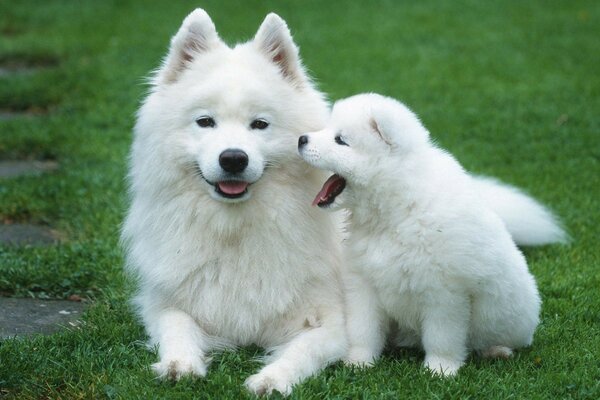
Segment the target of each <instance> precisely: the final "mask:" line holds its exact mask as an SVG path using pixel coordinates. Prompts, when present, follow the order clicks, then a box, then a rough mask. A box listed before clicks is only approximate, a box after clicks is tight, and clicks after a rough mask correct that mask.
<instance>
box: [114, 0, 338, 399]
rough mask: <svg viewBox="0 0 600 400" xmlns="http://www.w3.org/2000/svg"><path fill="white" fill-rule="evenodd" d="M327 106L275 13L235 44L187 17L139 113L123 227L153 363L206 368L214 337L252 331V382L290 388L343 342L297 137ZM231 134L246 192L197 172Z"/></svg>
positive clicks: (261, 387) (254, 387)
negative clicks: (262, 358) (259, 353)
mask: <svg viewBox="0 0 600 400" xmlns="http://www.w3.org/2000/svg"><path fill="white" fill-rule="evenodd" d="M203 115H210V116H211V117H213V118H214V119H215V121H216V126H215V127H214V128H200V127H199V126H198V125H197V124H196V122H195V120H196V119H197V118H199V117H201V116H203ZM327 116H328V106H327V103H326V102H325V101H324V99H323V97H322V96H321V94H320V93H319V92H317V91H316V90H315V89H314V88H313V86H312V84H311V82H310V80H309V78H308V77H307V76H306V74H305V72H304V69H303V68H302V65H301V64H300V60H299V58H298V51H297V48H296V46H295V44H294V42H293V41H292V38H291V36H290V33H289V30H288V28H287V26H286V24H285V22H284V21H283V20H282V19H281V18H279V17H278V16H276V15H275V14H270V15H268V16H267V17H266V19H265V21H264V22H263V24H262V25H261V27H260V29H259V30H258V32H257V34H256V37H255V38H254V40H252V41H250V42H248V43H245V44H241V45H237V46H235V47H234V48H230V47H228V46H226V45H225V44H224V43H223V42H222V41H221V40H220V39H219V37H218V35H217V33H216V31H215V27H214V25H213V23H212V21H211V20H210V18H209V17H208V15H207V14H206V13H205V12H204V11H203V10H201V9H197V10H195V11H194V12H192V13H191V14H190V15H189V16H188V17H187V18H186V19H185V21H184V22H183V25H182V26H181V28H180V30H179V32H178V33H177V34H176V35H175V37H174V38H173V40H172V42H171V48H170V50H169V53H168V55H167V57H166V58H165V61H164V63H163V66H162V68H161V69H160V70H159V71H158V72H157V74H156V76H155V78H154V79H153V88H152V91H151V93H150V94H149V96H148V97H147V98H146V100H145V101H144V104H143V105H142V107H141V109H140V110H139V113H138V119H137V124H136V126H135V138H134V143H133V146H132V150H131V162H130V177H129V178H130V186H131V189H130V192H131V207H130V209H129V213H128V215H127V218H126V221H125V224H124V228H123V239H124V242H125V243H126V247H127V260H128V268H129V269H130V271H131V272H132V273H133V274H134V275H135V276H136V277H137V278H138V279H139V293H138V294H137V296H136V298H135V303H136V305H137V307H138V310H139V313H140V315H141V317H142V319H143V323H144V325H145V327H146V329H147V332H148V334H149V336H150V339H151V343H153V344H155V345H157V346H158V352H159V358H160V359H159V361H158V362H157V363H156V364H154V365H153V368H154V370H155V371H156V373H157V374H158V375H159V376H161V377H170V378H174V379H178V378H179V377H181V376H182V375H186V374H192V375H196V376H204V375H205V374H206V372H207V364H208V353H209V352H210V351H211V350H213V349H219V348H223V347H234V346H244V345H248V344H257V345H259V346H263V347H264V348H266V349H267V351H268V352H270V353H271V356H270V357H269V363H268V364H267V365H266V366H265V367H264V368H263V369H262V370H261V371H259V372H258V373H257V374H256V375H253V376H251V377H250V378H248V380H247V381H246V385H247V387H248V389H249V390H250V391H252V392H253V393H257V394H263V393H270V392H271V391H273V390H276V391H279V392H281V393H283V394H288V393H290V391H291V388H292V385H294V384H296V383H298V382H300V381H301V380H302V379H304V378H305V377H307V376H309V375H311V374H313V373H315V372H317V371H318V370H319V369H321V368H323V367H324V366H326V365H327V364H328V363H330V362H332V361H334V360H336V359H340V358H341V357H342V356H343V355H344V354H345V352H346V338H345V333H344V332H345V331H344V318H343V294H342V290H341V277H340V249H339V235H338V234H337V231H338V229H337V228H336V226H335V224H334V222H333V219H332V218H329V217H328V216H324V215H323V214H322V213H320V212H319V211H318V210H315V209H313V208H311V207H310V200H311V199H310V196H311V195H312V193H314V192H315V191H316V190H317V189H318V188H319V186H320V184H321V182H322V180H323V175H322V173H321V172H320V171H318V170H317V169H314V168H312V167H310V166H308V165H306V164H305V163H304V162H302V160H301V159H300V158H299V157H298V156H297V154H296V150H295V149H296V141H297V138H298V136H299V135H300V133H302V132H306V131H309V130H316V129H321V128H322V127H324V125H325V122H326V118H327ZM255 118H263V119H265V120H267V121H268V122H269V123H270V125H269V127H268V128H267V129H265V130H260V131H258V130H252V129H250V128H249V126H250V123H251V122H252V121H253V120H254V119H255ZM228 148H237V149H242V150H244V151H245V152H246V153H247V154H248V156H249V165H248V168H247V169H246V170H245V171H244V172H243V175H240V176H241V177H242V178H243V179H244V180H246V181H248V182H250V183H251V185H250V187H249V191H248V193H247V195H245V196H244V197H243V198H241V199H236V200H228V199H225V198H223V197H220V196H219V195H218V193H216V192H215V187H214V186H213V185H211V184H210V183H208V182H207V181H206V180H208V181H209V182H215V181H219V180H220V179H221V175H222V174H223V171H222V170H221V169H220V166H219V163H218V158H219V154H220V153H221V152H222V151H223V150H225V149H228ZM203 178H205V179H206V180H205V179H203Z"/></svg>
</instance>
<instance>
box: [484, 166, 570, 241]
mask: <svg viewBox="0 0 600 400" xmlns="http://www.w3.org/2000/svg"><path fill="white" fill-rule="evenodd" d="M473 181H474V184H475V188H476V190H477V191H478V192H479V194H480V196H481V197H482V198H483V199H484V201H485V202H486V204H488V205H489V206H490V207H491V208H492V210H494V211H495V212H496V213H497V214H498V215H499V216H500V218H501V219H502V221H504V224H505V225H506V227H507V228H508V231H509V232H510V234H511V235H512V237H513V240H514V241H515V243H517V244H518V245H522V246H540V245H544V244H550V243H566V242H568V241H569V236H568V235H567V233H566V232H565V231H564V229H563V227H562V224H561V222H560V220H559V219H558V218H557V217H556V216H555V215H554V214H553V213H552V212H551V211H550V210H549V209H548V208H546V207H545V206H544V205H542V204H541V203H539V202H538V201H537V200H535V199H534V198H532V197H530V196H528V195H526V194H525V193H524V192H522V191H521V190H519V189H517V188H515V187H513V186H510V185H507V184H505V183H502V182H499V181H497V180H495V179H492V178H488V177H481V176H475V177H474V179H473Z"/></svg>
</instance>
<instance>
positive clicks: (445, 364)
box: [425, 356, 463, 376]
mask: <svg viewBox="0 0 600 400" xmlns="http://www.w3.org/2000/svg"><path fill="white" fill-rule="evenodd" d="M462 365H463V362H462V361H460V360H454V359H450V358H444V357H439V356H426V357H425V367H427V368H428V369H429V370H430V371H431V372H432V373H433V374H434V375H439V376H454V375H456V373H457V372H458V369H459V368H460V367H461V366H462Z"/></svg>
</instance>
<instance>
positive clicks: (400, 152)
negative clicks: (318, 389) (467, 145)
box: [298, 94, 564, 375]
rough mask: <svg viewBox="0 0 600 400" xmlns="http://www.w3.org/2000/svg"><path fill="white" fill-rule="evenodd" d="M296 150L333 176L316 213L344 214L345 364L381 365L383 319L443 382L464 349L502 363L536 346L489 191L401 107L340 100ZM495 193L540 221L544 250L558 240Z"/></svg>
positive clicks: (521, 267)
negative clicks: (348, 270) (347, 269)
mask: <svg viewBox="0 0 600 400" xmlns="http://www.w3.org/2000/svg"><path fill="white" fill-rule="evenodd" d="M298 146H299V151H300V154H301V155H302V157H303V158H304V159H305V160H306V161H307V162H309V163H310V164H312V165H314V166H316V167H319V168H323V169H326V170H330V171H333V172H335V173H336V175H334V176H332V177H331V178H330V179H329V180H328V181H327V182H326V183H325V185H324V186H323V189H322V190H321V192H320V193H319V194H318V195H317V198H316V199H315V201H314V204H317V205H319V206H321V207H332V206H342V207H345V208H347V209H348V210H349V211H350V213H349V217H348V218H349V224H350V226H349V228H350V237H349V239H348V243H347V247H348V252H349V254H348V260H349V263H350V265H351V267H352V270H353V273H354V275H352V274H349V276H348V294H347V307H348V321H347V326H348V334H349V339H350V345H351V350H350V354H349V356H348V361H349V362H350V363H356V364H368V363H371V362H372V361H373V360H374V359H376V358H377V357H378V356H379V355H380V353H381V351H382V348H383V346H384V342H385V338H386V331H387V327H388V326H389V320H390V319H391V320H394V321H396V322H397V323H398V327H399V335H400V336H399V340H400V343H401V344H403V345H419V346H422V347H423V349H424V350H425V353H426V355H425V365H426V366H427V367H428V368H430V369H431V370H432V371H434V372H436V373H440V374H447V375H452V374H455V373H456V372H457V371H458V369H459V368H460V366H461V365H463V363H464V360H465V358H466V357H467V355H468V353H469V351H470V350H475V351H477V352H479V353H481V354H482V355H484V356H489V357H508V356H510V355H511V354H512V349H515V348H519V347H523V346H528V345H530V344H531V342H532V339H533V333H534V331H535V328H536V326H537V324H538V321H539V319H538V315H539V311H540V297H539V295H538V291H537V288H536V284H535V281H534V278H533V277H532V275H531V274H530V273H529V271H528V269H527V264H526V262H525V259H524V257H523V255H522V254H521V252H520V251H519V249H518V248H517V246H516V245H515V243H514V242H513V239H512V238H511V235H510V233H509V231H508V230H507V228H506V226H505V224H504V223H503V222H502V220H501V218H500V217H499V216H498V215H497V214H496V212H494V211H493V210H492V208H490V207H489V206H488V204H487V201H484V198H483V197H481V193H480V192H481V191H482V187H487V188H490V187H491V186H490V185H493V183H490V182H487V181H481V180H476V179H474V178H473V177H471V176H470V175H469V174H467V173H466V172H465V171H464V170H463V168H462V167H461V166H460V164H459V163H458V162H457V161H456V160H455V159H454V158H453V157H452V156H451V155H450V154H448V153H447V152H446V151H444V150H442V149H440V148H438V147H436V146H435V145H434V144H433V143H432V142H431V141H430V139H429V133H428V132H427V130H426V129H425V128H424V127H423V125H422V124H421V123H420V121H419V120H418V118H417V117H416V116H415V114H413V113H412V112H411V111H410V110H409V109H408V108H406V107H405V106H404V105H402V104H401V103H399V102H397V101H395V100H393V99H391V98H386V97H383V96H380V95H376V94H364V95H358V96H354V97H351V98H348V99H345V100H341V101H338V102H337V103H336V104H335V105H334V108H333V111H332V115H331V120H330V123H329V125H328V127H327V128H326V129H324V130H321V131H318V132H314V133H310V134H307V135H305V136H302V137H300V139H299V143H298ZM496 189H497V191H496V192H497V193H499V194H501V195H502V196H504V197H505V198H509V199H510V198H511V197H512V198H513V200H514V198H515V196H516V197H518V196H521V198H520V199H517V200H519V201H521V202H523V201H524V202H525V205H527V204H529V206H531V207H532V209H533V210H535V212H536V213H537V216H541V220H540V221H539V222H540V225H541V226H546V227H547V228H548V229H549V232H548V231H546V232H539V231H538V235H537V238H538V239H540V240H539V241H540V242H543V241H544V240H543V239H546V240H548V241H553V240H559V239H562V238H563V237H564V233H563V232H562V230H561V229H560V227H559V226H557V225H556V224H555V221H554V219H553V217H552V215H551V214H550V213H549V212H548V211H546V210H545V209H544V208H543V207H542V206H540V205H538V204H537V203H535V202H534V201H533V200H532V199H529V198H526V199H525V200H523V198H524V195H522V194H520V193H519V192H518V191H515V190H510V189H508V188H504V189H502V187H501V186H498V184H496ZM342 192H343V195H342V196H340V194H341V193H342ZM485 194H488V195H489V193H485ZM527 202H529V203H527ZM496 208H502V207H501V206H500V205H498V204H496ZM513 211H514V210H513ZM520 211H521V210H517V211H516V212H520ZM508 214H510V212H509V213H508ZM528 217H530V216H528V215H523V218H525V219H527V218H528ZM534 217H535V216H534ZM534 219H535V218H534ZM544 224H545V225H544ZM544 235H545V236H544ZM534 236H535V235H534ZM523 238H524V239H527V235H525V236H524V237H523ZM533 239H535V238H533V237H532V240H531V242H536V240H533ZM525 241H527V240H525Z"/></svg>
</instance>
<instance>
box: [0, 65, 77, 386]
mask: <svg viewBox="0 0 600 400" xmlns="http://www.w3.org/2000/svg"><path fill="white" fill-rule="evenodd" d="M56 64H57V62H55V61H53V60H50V59H48V60H45V59H23V58H19V57H15V56H12V57H6V56H3V58H2V59H1V60H0V79H8V78H10V77H12V76H18V75H25V74H34V73H36V72H37V71H39V70H41V69H44V68H49V67H52V66H53V65H56ZM47 112H48V109H47V107H40V106H35V105H32V106H31V107H30V108H28V109H24V110H21V109H12V108H11V107H10V106H9V105H5V106H4V107H2V106H0V123H1V122H2V121H9V120H13V119H17V118H30V117H36V116H40V115H43V114H45V113H47ZM58 167H59V165H58V163H57V162H56V161H35V160H0V185H1V184H2V180H5V179H12V178H17V177H21V176H37V175H41V174H43V173H47V172H50V171H54V170H56V169H58ZM61 237H62V235H61V234H60V233H59V232H57V231H55V230H53V229H51V228H49V227H46V226H36V225H33V224H28V223H12V222H10V221H5V223H0V246H25V245H30V246H31V245H33V246H48V245H54V244H57V243H59V242H60V240H61ZM74 297H75V298H77V296H74ZM84 307H85V304H84V303H81V302H77V301H66V300H39V299H17V298H7V297H0V340H2V339H6V338H12V337H16V336H27V335H32V334H49V333H52V332H55V331H57V330H59V329H61V326H76V325H77V324H78V321H77V320H78V318H79V317H80V316H81V313H82V312H83V310H84ZM0 368H2V366H0ZM0 397H2V393H0Z"/></svg>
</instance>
